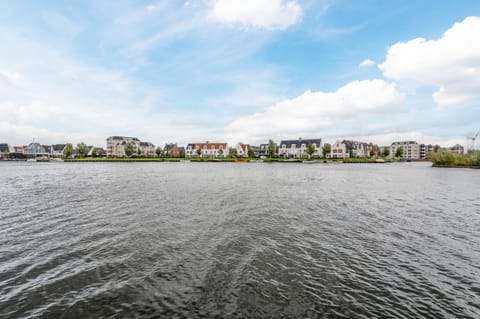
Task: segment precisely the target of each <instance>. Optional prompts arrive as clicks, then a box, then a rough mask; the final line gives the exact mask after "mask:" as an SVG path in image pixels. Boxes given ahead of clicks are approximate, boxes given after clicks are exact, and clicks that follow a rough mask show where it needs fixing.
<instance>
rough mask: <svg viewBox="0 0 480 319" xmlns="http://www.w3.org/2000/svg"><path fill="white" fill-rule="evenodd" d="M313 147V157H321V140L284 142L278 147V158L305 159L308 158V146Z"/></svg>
mask: <svg viewBox="0 0 480 319" xmlns="http://www.w3.org/2000/svg"><path fill="white" fill-rule="evenodd" d="M310 144H311V145H313V147H314V149H315V151H314V152H313V154H312V156H313V157H322V156H323V152H322V139H320V138H318V139H301V138H299V139H298V140H284V141H281V142H280V145H279V147H278V156H279V157H286V158H305V157H308V152H307V148H308V145H310Z"/></svg>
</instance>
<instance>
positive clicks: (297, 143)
mask: <svg viewBox="0 0 480 319" xmlns="http://www.w3.org/2000/svg"><path fill="white" fill-rule="evenodd" d="M302 144H305V145H308V144H315V145H317V146H320V145H321V144H322V139H321V138H313V139H303V138H299V139H298V140H283V141H281V142H280V145H285V146H286V147H292V145H295V147H301V146H302Z"/></svg>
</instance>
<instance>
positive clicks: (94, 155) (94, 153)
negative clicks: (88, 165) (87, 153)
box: [92, 147, 98, 157]
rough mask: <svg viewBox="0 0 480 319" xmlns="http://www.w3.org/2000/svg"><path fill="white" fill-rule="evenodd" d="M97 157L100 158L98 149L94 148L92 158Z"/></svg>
mask: <svg viewBox="0 0 480 319" xmlns="http://www.w3.org/2000/svg"><path fill="white" fill-rule="evenodd" d="M97 156H98V153H97V148H96V147H94V148H93V150H92V157H97Z"/></svg>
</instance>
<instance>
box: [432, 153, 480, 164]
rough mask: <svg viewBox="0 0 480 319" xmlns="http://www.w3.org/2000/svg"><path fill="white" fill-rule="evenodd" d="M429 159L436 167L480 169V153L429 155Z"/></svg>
mask: <svg viewBox="0 0 480 319" xmlns="http://www.w3.org/2000/svg"><path fill="white" fill-rule="evenodd" d="M428 159H429V160H430V161H431V162H432V164H433V165H434V166H452V167H476V168H480V151H474V152H472V151H471V152H469V153H467V154H456V153H451V152H438V153H429V154H428Z"/></svg>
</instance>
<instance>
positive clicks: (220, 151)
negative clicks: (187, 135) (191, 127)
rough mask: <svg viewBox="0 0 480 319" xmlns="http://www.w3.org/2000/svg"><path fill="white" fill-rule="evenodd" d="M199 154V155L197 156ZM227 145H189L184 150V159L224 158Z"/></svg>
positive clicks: (226, 152) (207, 143) (206, 143)
mask: <svg viewBox="0 0 480 319" xmlns="http://www.w3.org/2000/svg"><path fill="white" fill-rule="evenodd" d="M199 153H200V154H199ZM226 156H228V144H227V143H210V142H205V143H190V144H188V145H187V148H186V149H185V157H226Z"/></svg>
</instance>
